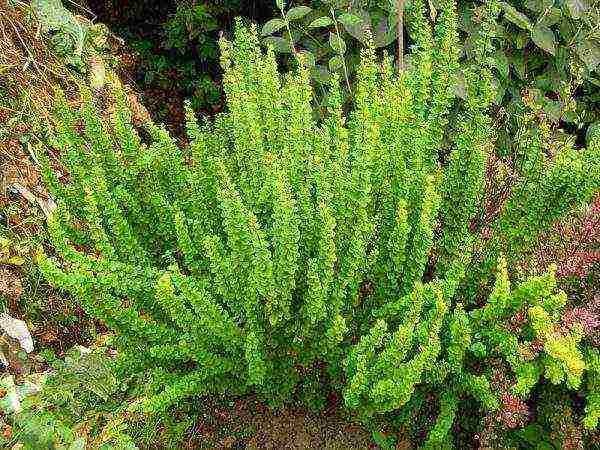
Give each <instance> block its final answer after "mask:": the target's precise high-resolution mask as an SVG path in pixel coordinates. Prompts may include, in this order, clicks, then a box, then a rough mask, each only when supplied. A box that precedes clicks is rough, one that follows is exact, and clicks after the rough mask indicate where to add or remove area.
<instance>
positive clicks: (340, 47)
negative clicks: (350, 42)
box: [329, 33, 346, 55]
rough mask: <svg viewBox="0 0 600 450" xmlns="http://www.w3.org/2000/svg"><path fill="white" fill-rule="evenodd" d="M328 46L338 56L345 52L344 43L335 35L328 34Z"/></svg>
mask: <svg viewBox="0 0 600 450" xmlns="http://www.w3.org/2000/svg"><path fill="white" fill-rule="evenodd" d="M329 45H330V46H331V48H332V50H333V51H334V52H336V53H337V54H339V55H343V54H344V53H345V52H346V43H345V42H344V40H343V39H342V38H341V37H339V36H338V35H337V34H336V33H329Z"/></svg>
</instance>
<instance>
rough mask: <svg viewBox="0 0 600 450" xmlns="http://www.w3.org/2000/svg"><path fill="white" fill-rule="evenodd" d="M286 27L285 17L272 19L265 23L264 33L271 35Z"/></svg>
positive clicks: (264, 34)
mask: <svg viewBox="0 0 600 450" xmlns="http://www.w3.org/2000/svg"><path fill="white" fill-rule="evenodd" d="M283 27H285V20H283V19H271V20H269V21H268V22H267V23H265V24H264V25H263V27H262V31H261V33H262V35H263V36H269V35H270V34H273V33H275V32H277V31H279V30H281V29H282V28H283Z"/></svg>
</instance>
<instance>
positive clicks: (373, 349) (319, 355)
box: [39, 0, 600, 445]
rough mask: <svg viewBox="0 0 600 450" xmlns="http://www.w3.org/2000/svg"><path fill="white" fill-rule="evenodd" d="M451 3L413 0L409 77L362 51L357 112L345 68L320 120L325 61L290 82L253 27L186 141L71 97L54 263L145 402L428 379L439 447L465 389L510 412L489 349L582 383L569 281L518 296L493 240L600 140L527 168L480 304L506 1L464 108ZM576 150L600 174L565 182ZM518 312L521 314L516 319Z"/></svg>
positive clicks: (370, 389)
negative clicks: (319, 82) (495, 78)
mask: <svg viewBox="0 0 600 450" xmlns="http://www.w3.org/2000/svg"><path fill="white" fill-rule="evenodd" d="M439 7H440V9H439V13H438V15H437V23H436V24H435V26H434V27H431V26H430V23H429V21H428V19H426V10H425V6H424V4H423V2H422V1H416V2H414V4H413V8H412V9H411V14H413V15H414V17H413V20H412V21H411V23H412V24H413V29H412V30H411V35H412V39H413V41H414V46H413V51H412V57H411V65H410V68H408V69H407V70H406V71H402V72H400V73H395V72H394V69H393V67H392V63H391V60H390V59H389V58H385V57H384V58H383V60H382V61H380V60H378V59H377V58H376V56H375V52H374V50H373V47H372V46H367V47H366V48H365V49H364V50H363V52H362V59H361V64H360V67H359V69H358V81H357V86H356V93H355V102H354V105H353V108H352V111H351V112H350V113H349V114H347V115H346V114H345V113H344V112H343V110H342V106H341V95H340V86H339V80H336V79H335V78H334V79H333V81H332V82H331V87H330V93H329V95H328V103H327V104H328V111H327V114H326V115H325V119H323V120H317V119H316V118H315V117H320V115H318V114H315V112H314V110H313V107H312V106H311V100H312V98H313V92H312V88H311V84H310V75H309V69H308V67H307V66H306V65H303V64H300V65H299V68H298V70H297V71H296V72H294V73H288V74H285V75H280V74H279V73H278V70H277V63H276V60H275V57H274V53H273V51H272V50H270V49H269V50H267V51H266V53H265V52H262V51H261V50H260V47H259V44H258V37H257V33H256V30H255V29H254V28H250V29H248V28H244V27H238V29H237V31H236V35H235V40H234V42H233V43H231V42H228V41H226V40H222V41H221V52H222V66H223V70H224V89H225V92H226V95H227V106H228V111H227V112H226V113H223V114H221V115H219V116H217V117H216V118H215V119H214V120H213V121H212V122H206V123H201V124H200V123H198V121H197V120H196V118H195V117H194V115H193V114H192V113H191V111H190V110H189V109H188V116H187V130H188V134H189V141H190V145H189V148H179V147H178V146H177V145H176V143H175V141H174V140H173V138H172V137H171V136H169V134H168V133H167V132H166V131H165V129H164V128H162V127H160V126H157V125H155V124H153V123H147V124H146V125H145V129H144V130H143V133H139V132H138V131H137V130H136V129H135V127H134V126H133V125H132V124H131V114H130V112H129V109H128V107H127V104H126V96H125V95H124V94H123V92H122V90H121V89H118V88H115V92H114V96H115V111H114V113H113V114H112V117H111V118H110V120H104V119H102V115H101V114H100V112H99V111H98V110H96V108H95V107H94V102H93V101H91V100H90V101H88V102H86V103H85V104H84V105H83V106H82V107H81V108H80V109H78V110H74V109H73V108H70V107H69V106H68V105H67V103H66V102H65V101H62V100H60V99H59V101H58V102H57V103H58V105H57V113H56V115H55V120H54V127H53V128H54V132H53V133H52V134H51V139H50V141H49V142H50V145H52V146H54V147H56V148H58V149H59V150H60V151H61V154H62V155H64V158H63V163H64V165H65V167H66V169H67V170H68V172H69V175H70V179H69V182H68V183H67V184H63V183H61V182H59V181H58V180H57V178H56V176H55V174H54V172H53V170H52V169H51V167H50V164H49V163H48V161H47V159H45V158H43V155H42V158H41V160H42V162H43V163H44V165H45V168H44V175H45V177H46V181H47V183H48V186H50V188H51V190H52V192H53V194H54V195H55V196H56V197H57V198H58V199H59V201H58V205H59V206H58V208H57V209H56V210H55V212H54V214H53V215H52V217H51V218H50V219H49V230H50V235H51V239H52V243H53V245H54V248H55V249H56V256H57V257H50V256H48V255H46V254H40V256H39V264H40V267H41V270H42V272H43V273H44V275H45V276H46V278H47V279H48V280H50V281H51V282H52V283H54V284H55V285H57V286H58V287H60V288H62V289H65V290H67V291H69V292H71V293H72V294H73V295H74V296H75V297H76V298H77V299H78V300H79V301H80V302H81V305H82V306H83V307H84V308H85V310H86V311H87V312H88V313H89V314H90V315H93V316H95V317H97V318H99V319H100V320H102V321H104V322H105V323H106V324H107V325H108V326H109V327H110V328H111V329H113V330H114V331H115V333H116V338H115V344H116V346H117V348H118V353H119V367H120V369H121V370H122V371H124V372H125V373H130V374H131V373H136V374H144V377H145V378H146V379H147V381H148V384H149V386H150V388H151V389H153V390H154V392H153V394H152V395H149V396H148V397H147V398H146V399H145V401H144V402H143V403H142V404H141V405H142V407H143V408H144V410H146V411H149V412H159V411H164V410H165V409H167V408H168V407H170V406H171V405H173V404H176V403H177V402H179V401H181V400H183V399H185V398H187V397H191V396H195V395H204V394H222V393H227V394H243V393H247V392H249V391H253V392H256V393H258V394H260V395H262V396H264V397H265V398H267V399H269V400H280V401H284V400H286V399H288V398H289V397H290V396H291V395H293V394H295V393H296V392H298V391H299V390H298V389H297V388H298V385H299V384H300V383H302V382H303V380H304V379H311V377H310V376H308V375H307V374H313V375H314V374H315V373H316V374H319V371H321V372H322V374H324V375H323V376H327V377H328V378H329V380H331V381H332V382H334V383H340V385H341V389H343V395H344V398H345V402H346V404H347V405H348V406H349V407H352V408H358V409H359V410H360V411H362V412H364V413H366V414H372V413H378V412H385V411H391V410H395V409H397V408H401V407H403V406H405V405H406V404H407V402H408V401H409V400H410V398H411V396H412V393H413V391H414V389H415V387H416V386H417V385H423V384H427V385H429V386H431V387H432V388H433V389H434V390H435V391H436V392H437V393H438V394H439V396H440V405H441V408H440V414H439V419H438V421H437V423H436V424H435V426H434V428H433V429H432V432H431V434H430V437H429V441H430V443H431V444H432V445H435V443H436V442H439V441H442V440H443V439H444V438H445V436H446V435H447V433H448V432H449V430H450V428H451V425H452V422H453V420H454V416H455V414H456V411H457V407H458V399H459V397H460V396H461V395H465V394H468V395H472V396H474V397H475V398H477V399H479V400H481V402H482V404H483V406H484V408H486V409H491V410H494V409H497V408H498V407H499V398H500V395H501V393H499V392H495V391H494V389H493V387H492V386H491V384H490V380H489V377H488V375H487V372H486V371H485V370H482V368H483V369H485V367H486V362H487V361H489V360H501V361H505V362H506V366H507V370H510V371H512V372H511V373H513V374H514V378H515V382H514V386H513V391H514V394H515V395H520V396H523V397H525V396H527V394H528V393H529V391H530V390H531V388H532V387H533V386H534V385H535V384H536V383H537V382H538V380H539V379H540V377H541V376H542V374H546V376H548V377H550V379H551V380H552V381H554V382H557V383H558V382H562V381H564V382H566V383H568V384H569V386H571V387H573V388H577V387H578V386H579V385H580V383H581V381H582V377H584V376H585V369H586V367H587V366H586V364H587V363H586V359H585V358H586V356H585V355H584V354H583V353H582V351H581V350H580V348H579V346H578V345H579V343H580V341H581V338H582V334H581V332H580V331H579V328H577V326H574V327H573V329H571V330H569V331H568V332H566V333H563V332H562V330H560V329H559V328H558V326H559V322H558V320H559V315H560V311H561V309H562V308H564V306H565V302H566V298H565V296H564V294H562V293H560V292H556V288H555V284H556V283H555V280H554V276H553V274H552V273H551V272H549V273H547V274H545V275H541V276H538V277H533V278H530V279H528V280H525V281H523V282H522V283H520V284H519V285H518V286H517V287H516V288H514V289H511V288H510V283H509V277H508V271H507V267H506V265H505V264H504V262H503V261H504V260H503V258H502V257H499V258H497V254H500V253H502V251H505V250H509V251H511V250H514V249H518V248H519V245H520V242H519V241H518V239H519V238H521V237H522V234H523V233H525V231H524V232H521V234H519V233H518V231H519V230H520V228H519V230H517V231H514V230H512V229H511V228H510V226H509V225H510V224H515V226H518V227H520V226H521V225H523V227H527V226H528V227H529V228H526V229H527V231H526V232H527V233H529V232H531V233H533V232H538V230H537V228H536V226H537V227H538V228H539V223H540V221H541V219H544V217H543V215H544V214H546V212H547V211H549V210H551V211H553V212H554V211H556V214H558V213H562V212H563V210H567V209H569V208H572V207H574V206H576V205H578V204H579V203H582V202H584V201H586V200H587V199H588V197H589V196H590V195H591V194H590V192H591V190H592V187H593V186H597V185H598V182H599V180H598V172H597V169H598V167H599V161H598V159H599V154H600V148H599V147H600V146H598V145H596V146H595V147H590V149H588V150H585V151H581V152H578V151H575V150H573V149H566V150H565V154H564V155H563V156H557V157H556V158H554V159H553V160H548V161H545V162H544V163H543V165H542V166H538V167H536V170H538V177H537V179H534V178H533V177H529V178H527V181H528V183H537V185H536V186H537V189H536V187H535V186H533V185H531V184H527V186H526V187H522V188H519V189H515V193H514V196H513V197H512V198H511V200H509V202H510V201H512V203H509V204H508V206H507V207H506V211H505V212H504V213H503V214H502V215H501V216H500V218H499V219H498V220H499V225H498V226H496V227H495V228H493V232H494V233H496V235H495V236H496V237H495V240H494V245H493V248H492V250H490V251H491V252H492V253H494V255H496V256H494V259H495V260H496V261H500V264H499V267H498V269H497V276H496V281H495V287H494V289H493V291H492V292H491V294H489V298H488V299H487V301H486V300H485V298H484V299H480V298H471V297H468V298H466V297H464V295H467V294H463V292H464V293H468V292H472V291H473V290H468V289H459V286H460V285H461V284H464V283H465V282H466V281H465V280H466V277H465V272H466V271H467V268H468V267H471V266H472V265H473V264H478V263H477V261H483V260H485V258H483V259H482V258H474V256H473V255H474V254H475V253H476V252H475V250H477V251H482V250H485V249H486V248H487V247H486V246H485V245H483V244H482V239H481V238H479V237H478V236H479V234H478V232H477V230H474V229H473V227H472V226H471V222H472V218H473V217H474V216H475V215H476V213H477V211H478V208H479V206H480V203H481V200H482V198H483V192H482V191H483V189H484V184H485V179H484V178H485V176H484V175H485V173H484V172H485V165H486V158H487V153H488V151H489V147H490V142H491V136H492V133H491V120H490V118H489V117H488V116H487V115H486V109H487V107H488V105H489V103H490V101H491V98H492V97H493V89H492V78H491V76H490V72H489V69H488V67H487V65H486V61H487V55H488V54H489V52H490V51H491V50H492V35H491V30H492V29H493V27H492V24H493V21H494V18H495V15H496V14H497V10H498V7H497V4H496V3H495V2H488V11H487V15H486V16H485V17H484V19H483V20H484V21H485V22H484V25H485V26H483V27H482V32H481V34H480V36H479V38H478V40H477V41H476V42H475V48H476V49H477V51H478V52H480V57H479V58H477V59H476V60H477V61H478V63H477V64H472V65H469V66H465V67H462V68H461V70H462V73H463V74H464V77H465V80H466V82H467V89H468V96H467V99H466V101H465V102H464V103H462V104H461V105H460V108H461V111H462V112H461V113H460V115H459V116H458V119H457V120H456V121H454V120H453V121H452V122H449V110H450V108H451V107H454V96H453V86H454V85H455V79H456V73H457V70H458V68H459V67H458V66H459V65H458V62H457V61H458V55H457V48H458V46H457V17H456V10H455V4H454V2H452V1H449V0H444V1H440V2H439ZM567 162H570V163H571V164H574V165H583V164H587V165H588V167H589V168H590V169H591V170H596V172H593V175H592V176H588V177H585V178H583V177H579V178H578V177H572V176H568V175H567V174H568V173H569V171H570V170H571V164H567ZM554 183H556V184H554ZM555 185H556V186H559V187H558V188H556V189H554V186H555ZM559 191H560V192H562V194H563V195H561V196H558V194H559ZM554 194H557V195H554ZM536 215H537V216H536ZM540 215H541V216H542V217H540ZM524 229H525V228H524ZM513 241H514V242H513ZM511 256H513V255H512V254H511ZM515 314H521V315H522V316H523V320H522V321H521V322H520V327H518V328H514V327H513V328H511V327H510V321H508V320H507V318H510V317H512V316H513V315H515ZM538 342H539V343H540V344H539V345H537V343H538ZM536 345H537V346H536ZM531 346H534V347H535V348H536V349H537V350H536V352H533V351H532V352H533V353H531V355H530V356H524V354H523V351H522V350H523V349H527V348H529V347H531ZM596 366H597V365H596ZM596 366H594V367H596ZM323 367H325V368H326V369H327V371H324V370H323ZM475 368H477V370H476V369H475ZM312 378H314V377H312ZM321 381H322V379H321ZM592 384H593V383H592ZM590 405H592V406H591V409H590V413H589V414H590V419H589V422H590V423H592V424H593V423H595V421H596V420H597V414H598V409H599V408H598V407H597V406H596V405H597V402H595V403H590Z"/></svg>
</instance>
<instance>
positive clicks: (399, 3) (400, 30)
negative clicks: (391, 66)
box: [396, 0, 404, 72]
mask: <svg viewBox="0 0 600 450" xmlns="http://www.w3.org/2000/svg"><path fill="white" fill-rule="evenodd" d="M396 8H397V10H398V24H397V34H398V72H400V71H401V70H403V69H404V0H396Z"/></svg>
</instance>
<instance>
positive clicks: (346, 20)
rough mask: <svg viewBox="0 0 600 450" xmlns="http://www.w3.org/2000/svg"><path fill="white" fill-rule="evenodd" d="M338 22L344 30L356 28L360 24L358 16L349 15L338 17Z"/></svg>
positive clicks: (360, 20)
mask: <svg viewBox="0 0 600 450" xmlns="http://www.w3.org/2000/svg"><path fill="white" fill-rule="evenodd" d="M338 20H339V21H340V23H341V24H342V25H344V28H346V27H356V26H358V25H360V24H361V23H362V19H361V18H360V17H359V16H357V15H355V14H350V13H344V14H342V15H340V16H339V17H338Z"/></svg>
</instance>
